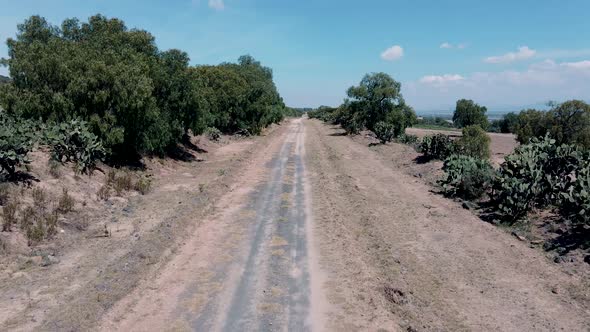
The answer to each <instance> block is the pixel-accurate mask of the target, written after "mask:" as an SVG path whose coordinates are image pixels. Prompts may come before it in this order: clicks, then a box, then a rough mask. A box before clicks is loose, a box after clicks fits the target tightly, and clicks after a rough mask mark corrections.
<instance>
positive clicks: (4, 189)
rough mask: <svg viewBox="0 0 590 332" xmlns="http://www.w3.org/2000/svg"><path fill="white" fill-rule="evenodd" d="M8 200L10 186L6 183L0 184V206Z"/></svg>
mask: <svg viewBox="0 0 590 332" xmlns="http://www.w3.org/2000/svg"><path fill="white" fill-rule="evenodd" d="M9 198H10V185H9V184H8V183H0V205H5V204H6V203H8V200H9Z"/></svg>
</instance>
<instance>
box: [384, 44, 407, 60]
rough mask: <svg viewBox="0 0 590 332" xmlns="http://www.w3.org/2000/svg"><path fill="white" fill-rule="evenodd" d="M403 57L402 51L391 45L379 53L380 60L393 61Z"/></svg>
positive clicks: (399, 47)
mask: <svg viewBox="0 0 590 332" xmlns="http://www.w3.org/2000/svg"><path fill="white" fill-rule="evenodd" d="M402 56H404V49H403V48H402V47H401V46H399V45H393V46H391V47H390V48H388V49H386V50H385V51H383V53H381V59H383V60H386V61H395V60H398V59H400V58H401V57H402Z"/></svg>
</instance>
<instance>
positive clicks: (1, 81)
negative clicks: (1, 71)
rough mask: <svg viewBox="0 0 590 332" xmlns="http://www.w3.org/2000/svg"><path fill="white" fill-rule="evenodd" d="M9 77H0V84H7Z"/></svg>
mask: <svg viewBox="0 0 590 332" xmlns="http://www.w3.org/2000/svg"><path fill="white" fill-rule="evenodd" d="M9 82H10V77H6V76H2V75H0V84H4V83H9Z"/></svg>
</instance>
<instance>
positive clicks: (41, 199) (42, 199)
mask: <svg viewBox="0 0 590 332" xmlns="http://www.w3.org/2000/svg"><path fill="white" fill-rule="evenodd" d="M31 196H32V197H33V204H34V205H35V206H38V207H41V208H45V205H46V204H47V193H46V192H45V190H43V188H39V187H36V188H34V189H33V192H32V193H31Z"/></svg>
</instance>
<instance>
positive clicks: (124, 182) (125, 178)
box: [112, 171, 134, 196]
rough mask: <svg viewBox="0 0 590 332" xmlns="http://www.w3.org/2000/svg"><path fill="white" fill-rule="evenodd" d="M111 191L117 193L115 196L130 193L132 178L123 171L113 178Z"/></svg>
mask: <svg viewBox="0 0 590 332" xmlns="http://www.w3.org/2000/svg"><path fill="white" fill-rule="evenodd" d="M112 185H113V189H114V190H115V192H116V193H117V196H120V195H121V194H122V193H123V192H125V191H130V190H132V189H133V187H134V186H133V176H132V175H131V173H130V172H128V171H123V172H122V173H119V174H117V175H116V176H115V179H114V181H113V184H112Z"/></svg>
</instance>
